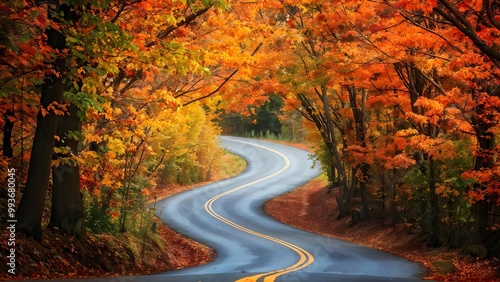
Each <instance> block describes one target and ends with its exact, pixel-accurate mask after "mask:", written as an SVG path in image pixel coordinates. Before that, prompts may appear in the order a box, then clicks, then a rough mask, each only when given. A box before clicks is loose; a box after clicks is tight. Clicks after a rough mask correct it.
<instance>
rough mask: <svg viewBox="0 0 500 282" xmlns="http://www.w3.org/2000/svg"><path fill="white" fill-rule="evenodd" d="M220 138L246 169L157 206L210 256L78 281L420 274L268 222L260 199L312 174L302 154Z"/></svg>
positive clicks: (389, 258)
mask: <svg viewBox="0 0 500 282" xmlns="http://www.w3.org/2000/svg"><path fill="white" fill-rule="evenodd" d="M221 139H222V141H221V145H222V146H223V147H226V148H227V150H229V151H231V152H234V153H236V154H238V155H241V156H243V157H244V158H245V159H246V160H247V162H248V168H247V169H246V170H245V171H244V172H243V173H242V174H240V175H238V176H236V177H233V178H230V179H226V180H223V181H220V182H217V183H214V184H210V185H206V186H203V187H201V188H196V189H193V190H190V191H186V192H183V193H180V194H177V195H174V196H172V197H169V198H167V199H165V200H162V201H159V202H158V203H157V216H159V217H160V218H161V219H162V220H163V221H164V222H166V223H167V224H168V225H169V226H171V227H172V228H173V229H175V230H177V231H178V232H180V233H182V234H184V235H186V236H188V237H191V238H193V239H195V240H197V241H200V242H202V243H204V244H206V245H209V246H211V247H212V248H214V249H215V250H216V252H217V254H218V255H217V258H216V259H215V260H214V261H213V262H212V263H209V264H206V265H203V266H199V267H193V268H187V269H183V270H178V271H171V272H165V273H159V274H154V275H147V276H137V277H118V278H102V279H87V280H86V281H172V282H173V281H183V282H187V281H189V282H191V281H221V282H223V281H259V282H261V281H264V282H268V281H269V282H270V281H418V280H419V279H418V278H417V277H418V275H420V274H423V273H424V272H425V269H424V268H423V267H422V266H420V265H418V264H415V263H412V262H410V261H407V260H404V259H402V258H399V257H396V256H393V255H390V254H387V253H384V252H381V251H378V250H374V249H371V248H367V247H363V246H359V245H355V244H351V243H347V242H343V241H340V240H336V239H332V238H328V237H325V236H321V235H317V234H313V233H310V232H306V231H302V230H299V229H296V228H293V227H290V226H288V225H285V224H283V223H280V222H278V221H276V220H274V219H272V218H270V217H269V216H267V215H266V214H265V213H264V211H263V210H262V205H263V204H264V203H265V202H266V201H267V200H269V199H271V198H273V197H276V196H278V195H280V194H283V193H286V192H288V191H290V190H293V189H295V188H296V187H299V186H301V185H303V184H304V183H306V182H307V181H309V180H310V179H312V178H314V177H316V176H317V175H318V174H319V171H318V169H317V168H312V161H311V160H309V154H308V153H307V152H305V151H302V150H299V149H296V148H291V147H288V146H284V145H279V144H275V143H269V142H264V141H258V140H252V139H245V138H236V137H222V138H221ZM82 281H83V280H82Z"/></svg>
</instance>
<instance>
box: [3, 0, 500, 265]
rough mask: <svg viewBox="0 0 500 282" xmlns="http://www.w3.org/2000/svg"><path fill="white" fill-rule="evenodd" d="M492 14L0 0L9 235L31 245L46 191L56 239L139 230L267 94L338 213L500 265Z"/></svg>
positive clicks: (144, 0) (408, 5)
mask: <svg viewBox="0 0 500 282" xmlns="http://www.w3.org/2000/svg"><path fill="white" fill-rule="evenodd" d="M499 12H500V4H499V3H498V1H493V0H482V1H475V2H471V3H469V2H466V1H455V0H435V1H416V0H388V1H364V0H361V1H353V0H344V1H336V0H330V1H326V0H319V1H308V0H284V1H255V2H248V1H237V0H236V1H222V0H213V1H212V0H202V1H153V0H137V1H131V0H130V1H128V0H127V1H121V0H120V1H101V0H86V1H83V0H81V1H80V0H72V1H32V0H14V1H8V2H5V3H2V4H0V24H1V26H2V29H1V31H0V114H1V116H2V118H1V119H0V127H1V128H2V130H3V141H2V157H1V158H0V162H1V163H0V164H1V171H0V172H1V174H2V176H5V174H6V171H7V168H8V167H11V166H14V167H16V168H18V171H19V172H20V173H19V177H20V180H19V183H23V184H22V187H21V188H20V191H22V192H23V195H22V199H19V200H20V202H19V209H18V213H17V215H18V217H19V218H18V219H19V226H20V228H21V229H22V230H24V231H25V232H26V233H28V234H31V235H32V236H34V237H38V236H39V235H40V234H41V229H42V226H45V225H46V224H47V222H42V219H43V214H44V212H46V210H47V209H48V205H46V202H48V201H46V199H48V198H47V196H50V197H51V199H50V202H51V204H52V205H51V206H50V209H51V210H50V220H48V221H49V222H48V226H50V227H57V229H59V230H61V231H62V232H63V233H65V234H69V235H75V236H77V237H81V238H83V237H84V236H85V231H86V230H87V229H89V228H90V229H91V230H92V231H94V232H126V231H131V230H137V229H138V228H139V229H140V227H141V226H142V222H143V221H144V220H146V221H147V218H146V216H145V214H147V209H145V201H146V197H145V195H144V194H145V191H146V190H145V188H151V187H154V186H155V185H157V183H158V182H159V181H175V182H179V183H186V184H187V183H192V182H197V181H200V180H204V179H206V178H208V177H209V176H210V170H211V166H212V164H213V162H214V160H216V159H217V149H216V147H217V146H216V142H215V136H216V135H217V134H219V128H218V127H217V125H216V124H214V122H213V120H215V118H216V116H217V114H218V113H220V111H221V110H224V111H227V112H230V111H236V112H244V113H245V114H246V115H247V116H251V115H252V114H255V113H252V109H255V108H254V107H248V105H262V104H265V103H266V102H268V101H269V100H270V99H269V94H274V95H273V97H276V96H279V97H280V99H282V100H283V101H284V103H285V107H284V110H285V111H297V112H299V113H300V114H301V115H302V116H303V117H304V127H306V128H307V129H308V130H309V132H310V134H309V135H310V136H309V137H310V140H312V141H313V142H315V144H317V148H316V157H317V159H318V161H319V162H320V163H321V164H322V167H323V169H324V171H325V173H326V174H327V175H328V177H329V180H330V187H329V189H330V190H331V191H333V192H334V193H336V196H337V197H336V201H337V206H338V208H339V211H340V216H341V217H343V216H347V215H352V214H353V213H354V214H359V218H360V219H361V220H363V219H367V218H370V217H380V218H382V219H384V222H390V223H392V224H397V223H399V222H405V223H408V224H413V225H415V226H418V227H419V228H421V229H422V230H423V233H425V234H426V235H428V238H429V245H432V246H439V245H443V244H446V245H452V246H460V245H461V244H463V243H464V242H480V243H484V244H486V245H487V246H488V249H489V250H490V255H493V256H498V252H499V249H500V246H498V243H497V242H498V240H497V239H498V236H499V235H498V234H499V233H498V231H497V229H498V228H499V222H498V206H499V197H498V196H499V195H498V194H499V189H500V185H499V183H500V182H499V180H498V178H499V177H500V172H499V169H498V168H499V166H498V165H499V164H498V153H499V147H498V146H497V144H496V142H495V141H496V137H497V134H498V132H499V127H498V123H499V117H500V115H499V112H498V109H499V107H500V98H499V96H500V86H499V79H500V51H499V49H498V46H499V45H500V41H499V38H500V15H499ZM273 99H274V98H273ZM248 111H250V112H248ZM24 183H26V184H25V185H24ZM4 192H5V191H4V190H2V193H4ZM81 193H83V195H84V197H83V200H82V197H81ZM19 196H20V195H19ZM353 210H354V212H353ZM44 220H45V219H44ZM45 221H47V220H45ZM495 238H497V239H495Z"/></svg>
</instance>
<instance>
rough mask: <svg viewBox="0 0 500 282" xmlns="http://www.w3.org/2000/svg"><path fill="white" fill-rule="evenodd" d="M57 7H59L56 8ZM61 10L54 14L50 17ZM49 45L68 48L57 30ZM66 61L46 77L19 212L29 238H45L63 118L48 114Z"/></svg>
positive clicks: (52, 31) (59, 98)
mask: <svg viewBox="0 0 500 282" xmlns="http://www.w3.org/2000/svg"><path fill="white" fill-rule="evenodd" d="M56 6H57V5H56ZM58 12H59V10H58V9H56V10H50V11H49V12H48V13H49V17H52V14H53V13H58ZM45 33H46V35H47V43H48V45H49V46H50V47H52V48H54V49H56V50H58V51H62V50H63V49H64V48H65V47H66V37H65V35H64V34H62V33H61V32H59V31H57V30H55V29H47V30H46V31H45ZM65 64H66V60H65V59H63V58H57V59H56V60H55V62H54V63H53V64H52V66H53V68H54V72H55V73H54V74H51V75H48V76H47V77H45V79H44V81H43V85H42V95H41V97H40V106H41V107H42V108H43V109H45V110H46V111H47V112H46V114H45V115H44V114H42V111H41V110H40V111H39V112H38V115H37V122H36V131H35V136H34V138H33V147H32V149H31V158H30V164H29V168H28V179H27V181H26V187H25V189H24V193H23V196H22V198H21V202H20V203H19V207H18V210H17V219H18V222H17V224H18V226H17V227H18V229H19V230H21V231H24V232H25V233H27V234H28V235H31V236H33V237H35V238H36V239H40V238H41V223H42V214H43V209H44V206H45V198H46V196H47V189H48V186H49V179H50V170H51V162H52V153H53V150H54V142H55V138H54V136H55V134H56V131H57V124H58V122H59V116H57V115H56V114H55V113H54V112H53V111H50V110H48V106H49V105H50V104H52V103H60V102H61V101H62V97H63V93H64V72H65V71H66V66H65Z"/></svg>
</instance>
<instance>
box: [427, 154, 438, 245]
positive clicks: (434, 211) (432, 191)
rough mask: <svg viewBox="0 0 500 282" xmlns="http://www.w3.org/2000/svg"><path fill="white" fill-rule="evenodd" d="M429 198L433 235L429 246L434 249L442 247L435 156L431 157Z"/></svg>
mask: <svg viewBox="0 0 500 282" xmlns="http://www.w3.org/2000/svg"><path fill="white" fill-rule="evenodd" d="M429 196H430V202H431V235H430V237H429V242H428V245H429V247H432V248H437V247H440V246H441V238H440V224H439V214H440V209H439V195H438V194H437V193H436V162H435V160H434V157H433V156H429Z"/></svg>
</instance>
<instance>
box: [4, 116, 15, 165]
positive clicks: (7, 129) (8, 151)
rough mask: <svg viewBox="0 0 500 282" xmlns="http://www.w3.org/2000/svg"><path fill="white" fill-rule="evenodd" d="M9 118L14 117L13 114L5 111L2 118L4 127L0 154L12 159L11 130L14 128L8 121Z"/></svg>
mask: <svg viewBox="0 0 500 282" xmlns="http://www.w3.org/2000/svg"><path fill="white" fill-rule="evenodd" d="M11 117H14V112H12V111H11V110H7V112H6V113H5V117H4V121H5V125H4V127H3V143H2V144H3V148H2V154H3V155H4V156H5V157H8V158H12V156H13V149H12V129H13V128H14V123H13V122H12V121H11V120H10V118H11Z"/></svg>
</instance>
